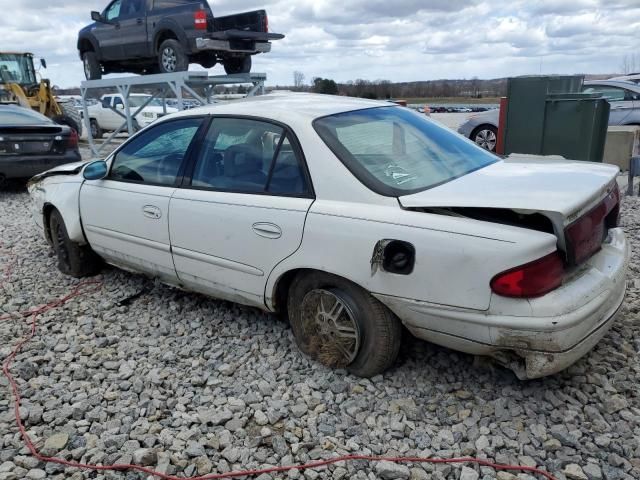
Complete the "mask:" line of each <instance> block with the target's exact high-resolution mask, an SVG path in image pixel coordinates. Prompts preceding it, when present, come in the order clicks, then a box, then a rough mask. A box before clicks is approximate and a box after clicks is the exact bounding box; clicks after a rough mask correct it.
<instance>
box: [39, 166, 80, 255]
mask: <svg viewBox="0 0 640 480" xmlns="http://www.w3.org/2000/svg"><path fill="white" fill-rule="evenodd" d="M83 181H84V180H83V179H82V177H78V178H73V179H65V181H60V180H59V178H56V177H49V178H45V179H43V180H41V181H39V182H36V183H34V184H32V185H31V186H30V190H29V191H30V194H31V198H32V200H33V202H34V210H33V216H34V219H35V221H36V224H37V225H39V226H42V227H43V228H44V230H45V232H46V231H47V229H48V226H47V224H46V217H47V216H48V214H49V213H50V210H51V209H52V208H55V209H56V210H58V211H59V212H60V215H62V219H63V220H64V224H65V227H66V228H67V234H68V235H69V238H70V239H71V240H72V241H74V242H76V243H78V244H80V245H86V244H87V239H86V238H85V236H84V232H83V230H82V222H81V220H80V189H81V188H82V183H83Z"/></svg>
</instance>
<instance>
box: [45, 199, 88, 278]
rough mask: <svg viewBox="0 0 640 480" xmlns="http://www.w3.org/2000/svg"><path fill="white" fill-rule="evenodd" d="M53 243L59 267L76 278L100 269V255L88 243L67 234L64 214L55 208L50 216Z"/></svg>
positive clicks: (86, 275)
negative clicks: (77, 240)
mask: <svg viewBox="0 0 640 480" xmlns="http://www.w3.org/2000/svg"><path fill="white" fill-rule="evenodd" d="M49 231H50V233H51V243H52V245H53V250H54V251H55V253H56V256H57V258H58V269H59V270H60V271H61V272H62V273H64V274H65V275H70V276H72V277H75V278H82V277H89V276H92V275H96V274H97V273H98V272H99V271H100V264H101V261H100V257H98V255H96V253H95V252H94V251H93V250H91V247H89V246H88V245H78V244H77V243H75V242H73V241H72V240H71V239H70V238H69V235H68V234H67V227H66V225H65V224H64V220H63V219H62V215H60V212H58V210H53V211H52V212H51V215H50V216H49Z"/></svg>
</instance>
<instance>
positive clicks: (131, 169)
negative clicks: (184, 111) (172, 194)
mask: <svg viewBox="0 0 640 480" xmlns="http://www.w3.org/2000/svg"><path fill="white" fill-rule="evenodd" d="M201 123H202V119H200V118H186V119H182V120H174V121H169V122H164V123H161V124H160V125H157V126H156V127H154V128H152V129H150V130H148V131H146V132H145V133H143V134H141V135H139V136H137V137H136V138H135V139H133V140H132V141H131V142H129V143H128V144H126V145H125V146H124V147H123V148H122V150H120V151H119V152H118V153H117V154H116V157H115V159H114V161H113V164H112V167H111V174H110V175H109V179H110V180H117V181H122V182H132V183H146V184H151V185H166V186H173V185H175V184H176V180H177V176H178V172H179V170H180V166H181V165H182V163H183V161H184V160H185V156H186V154H187V151H188V150H189V146H190V145H191V142H192V141H193V138H194V137H195V135H196V132H197V131H198V128H200V125H201Z"/></svg>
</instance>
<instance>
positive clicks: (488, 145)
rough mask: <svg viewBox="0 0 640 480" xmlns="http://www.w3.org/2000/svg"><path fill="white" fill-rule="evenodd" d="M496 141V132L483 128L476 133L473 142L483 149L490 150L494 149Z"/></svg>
mask: <svg viewBox="0 0 640 480" xmlns="http://www.w3.org/2000/svg"><path fill="white" fill-rule="evenodd" d="M497 141H498V139H497V137H496V134H495V133H494V132H493V131H492V130H489V129H488V128H487V129H484V130H480V131H479V132H478V133H477V134H476V138H475V142H476V144H477V145H479V146H481V147H482V148H484V149H485V150H489V151H490V152H494V151H495V149H496V143H497Z"/></svg>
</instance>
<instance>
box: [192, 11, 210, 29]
mask: <svg viewBox="0 0 640 480" xmlns="http://www.w3.org/2000/svg"><path fill="white" fill-rule="evenodd" d="M193 22H194V25H195V28H196V30H206V29H207V12H206V10H198V11H196V12H195V13H194V14H193Z"/></svg>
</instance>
